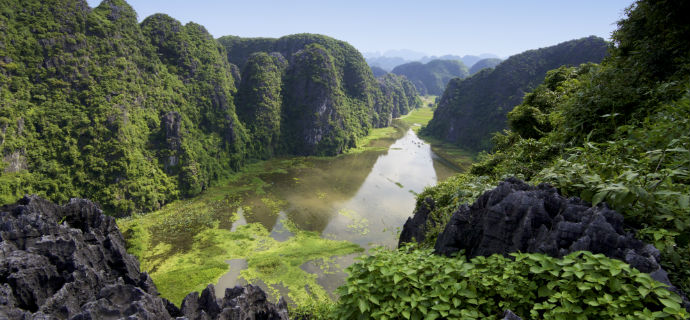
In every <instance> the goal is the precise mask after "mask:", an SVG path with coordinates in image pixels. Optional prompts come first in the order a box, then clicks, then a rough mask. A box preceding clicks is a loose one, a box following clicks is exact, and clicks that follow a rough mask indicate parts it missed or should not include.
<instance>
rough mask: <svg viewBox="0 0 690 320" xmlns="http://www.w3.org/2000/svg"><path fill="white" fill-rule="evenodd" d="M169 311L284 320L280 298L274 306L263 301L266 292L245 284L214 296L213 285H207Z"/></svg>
mask: <svg viewBox="0 0 690 320" xmlns="http://www.w3.org/2000/svg"><path fill="white" fill-rule="evenodd" d="M176 311H177V310H173V312H171V314H173V313H174V314H176V315H184V316H185V317H187V318H188V319H189V320H197V319H198V320H202V319H238V320H240V319H241V320H263V319H275V320H282V319H285V320H287V319H288V314H287V303H286V302H285V300H283V299H280V301H279V302H278V306H277V307H276V306H275V305H274V304H272V303H269V302H268V301H267V300H266V293H265V292H264V291H263V290H261V288H259V287H255V286H252V285H247V286H245V287H235V288H227V289H225V296H224V297H223V298H222V299H218V298H216V296H215V288H214V287H213V285H212V284H209V285H208V287H206V289H204V290H203V291H202V292H201V295H199V294H198V293H197V292H192V293H190V294H189V295H187V297H185V298H184V301H182V308H181V309H180V310H179V313H178V312H176Z"/></svg>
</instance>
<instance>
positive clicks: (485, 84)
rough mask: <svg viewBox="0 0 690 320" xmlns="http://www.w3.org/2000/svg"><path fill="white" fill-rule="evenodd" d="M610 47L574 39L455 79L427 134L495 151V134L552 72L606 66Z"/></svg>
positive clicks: (600, 41) (596, 40)
mask: <svg viewBox="0 0 690 320" xmlns="http://www.w3.org/2000/svg"><path fill="white" fill-rule="evenodd" d="M606 48H607V43H606V41H604V39H601V38H597V37H593V36H592V37H588V38H582V39H578V40H571V41H567V42H564V43H561V44H558V45H555V46H551V47H547V48H542V49H537V50H529V51H526V52H523V53H520V54H517V55H514V56H512V57H510V58H508V59H506V60H505V61H503V62H501V63H500V64H498V65H497V66H496V67H495V68H493V69H484V70H482V71H480V72H479V73H476V74H474V75H473V76H471V77H469V78H465V79H461V78H455V79H452V80H450V82H448V84H447V88H446V90H445V91H444V92H443V95H441V100H440V101H439V104H438V108H437V109H436V112H435V113H434V118H433V119H432V120H431V122H429V125H428V126H427V127H426V128H425V130H424V131H422V133H423V134H425V135H428V136H432V137H435V138H438V139H442V140H446V141H449V142H452V143H455V144H457V145H459V146H460V147H462V148H466V149H470V150H474V151H480V150H486V149H488V148H490V147H491V133H493V132H496V131H500V130H503V129H505V128H506V114H507V113H508V112H509V111H510V110H512V108H513V107H514V106H516V105H518V104H520V101H521V100H522V98H523V95H524V93H525V92H529V91H530V90H532V89H534V88H535V87H536V86H537V85H539V84H540V83H541V82H542V81H543V80H544V76H545V74H546V72H547V71H549V70H551V69H554V68H558V67H560V66H562V65H570V66H576V65H579V64H581V63H585V62H600V61H601V60H602V59H603V58H604V56H605V55H606Z"/></svg>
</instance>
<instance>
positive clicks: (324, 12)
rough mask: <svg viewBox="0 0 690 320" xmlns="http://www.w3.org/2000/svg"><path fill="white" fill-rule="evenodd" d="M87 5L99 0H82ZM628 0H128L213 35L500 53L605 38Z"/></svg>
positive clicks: (145, 11)
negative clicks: (311, 37)
mask: <svg viewBox="0 0 690 320" xmlns="http://www.w3.org/2000/svg"><path fill="white" fill-rule="evenodd" d="M88 2H89V4H90V5H91V6H92V7H93V6H96V5H98V4H99V3H100V0H88ZM632 2H633V1H632V0H572V1H570V0H569V1H564V0H543V1H536V0H521V1H514V0H500V1H499V0H475V1H464V0H425V1H408V0H343V1H328V0H274V1H271V0H242V1H234V0H225V1H221V0H213V1H212V0H196V1H190V0H128V3H129V4H130V5H132V7H134V10H136V11H137V13H138V14H139V20H140V21H141V20H143V19H144V18H146V17H147V16H149V15H151V14H153V13H158V12H162V13H166V14H168V15H170V16H172V17H173V18H176V19H177V20H180V21H181V22H182V23H187V22H189V21H194V22H196V23H199V24H201V25H203V26H205V27H206V29H208V31H209V32H211V34H213V36H215V37H220V36H223V35H238V36H243V37H280V36H283V35H287V34H293V33H302V32H309V33H320V34H325V35H328V36H331V37H334V38H336V39H340V40H344V41H347V42H349V43H350V44H352V45H354V46H355V47H356V48H357V49H359V50H360V51H362V52H375V51H381V52H383V51H386V50H391V49H411V50H414V51H420V52H425V53H429V54H433V55H442V54H455V55H465V54H480V53H494V54H497V55H499V56H502V57H506V56H509V55H513V54H516V53H520V52H522V51H525V50H529V49H536V48H541V47H545V46H550V45H554V44H557V43H560V42H563V41H567V40H571V39H575V38H581V37H585V36H589V35H596V36H600V37H602V38H605V39H609V36H610V34H611V31H613V30H614V29H615V27H616V21H618V20H620V19H621V18H622V17H623V11H624V9H625V8H626V7H627V6H629V5H630V4H631V3H632Z"/></svg>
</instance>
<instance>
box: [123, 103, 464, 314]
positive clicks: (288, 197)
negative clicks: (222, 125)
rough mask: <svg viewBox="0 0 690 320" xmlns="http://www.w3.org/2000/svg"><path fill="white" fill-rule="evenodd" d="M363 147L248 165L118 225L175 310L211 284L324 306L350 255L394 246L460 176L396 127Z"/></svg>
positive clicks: (376, 134)
mask: <svg viewBox="0 0 690 320" xmlns="http://www.w3.org/2000/svg"><path fill="white" fill-rule="evenodd" d="M413 115H414V114H413ZM365 142H366V144H364V143H361V145H360V147H359V148H358V150H357V151H356V152H351V153H348V154H344V155H340V156H337V157H290V158H280V159H272V160H268V161H261V162H257V163H254V164H250V165H247V166H246V167H244V168H243V169H242V170H241V171H239V172H237V173H236V174H233V175H232V176H231V177H230V178H228V179H226V180H225V181H223V182H221V183H218V184H217V185H216V186H213V187H209V188H208V189H207V190H205V191H204V192H203V193H202V194H201V195H199V196H198V197H195V198H192V199H186V200H180V201H175V202H173V203H170V204H168V205H166V206H165V207H164V208H163V209H161V210H159V211H155V212H152V213H149V214H146V215H135V216H132V217H130V218H125V219H120V220H118V225H119V226H120V228H121V230H122V232H123V234H124V235H125V238H126V240H127V247H128V251H129V252H130V253H133V254H134V255H136V256H137V257H138V258H139V260H140V261H141V269H142V270H143V271H147V272H149V274H150V275H151V277H152V279H153V280H154V282H155V283H156V285H157V286H158V288H159V291H160V292H161V294H162V296H163V297H166V298H168V299H169V300H171V301H173V302H174V303H176V304H179V303H180V302H181V299H182V297H183V296H184V295H185V294H186V293H188V292H190V291H195V290H201V289H203V288H204V287H205V286H206V285H207V284H208V283H214V284H216V286H217V287H218V288H219V290H224V288H222V286H221V284H224V285H227V286H232V285H233V284H236V283H246V282H249V283H253V284H258V285H260V286H262V287H263V288H264V289H265V290H266V291H267V292H269V294H270V295H271V296H272V297H277V296H284V297H286V298H287V299H288V301H289V302H290V303H291V304H293V305H306V304H313V303H320V302H323V301H327V300H329V299H331V298H332V291H333V289H334V288H336V287H337V286H339V285H340V284H342V283H343V281H344V277H345V274H344V273H343V272H342V269H343V268H344V267H346V266H347V265H349V264H350V263H352V260H353V258H354V256H356V255H358V254H360V253H361V252H362V251H363V250H367V249H368V248H370V247H372V246H378V245H383V246H389V247H394V246H395V244H397V230H399V228H400V227H401V226H402V223H403V222H404V220H405V219H406V218H407V217H408V216H409V215H410V213H411V212H412V210H413V209H414V203H415V195H416V194H417V193H419V192H422V191H423V190H424V188H425V187H426V186H429V185H434V184H436V183H437V182H438V181H441V180H443V179H445V178H447V177H449V176H451V175H453V174H455V173H457V172H458V171H457V169H455V168H454V167H453V166H449V165H447V164H446V163H445V162H444V161H442V160H441V159H439V158H438V157H436V156H434V153H433V152H432V151H431V149H430V146H429V145H428V144H426V143H424V141H422V140H420V139H419V138H418V137H417V136H416V135H415V134H414V132H413V131H410V130H408V129H406V128H404V127H403V126H401V125H397V126H396V127H391V128H382V129H376V130H372V133H371V135H370V137H369V139H368V141H365ZM221 278H222V280H219V279H221ZM305 288H307V289H305Z"/></svg>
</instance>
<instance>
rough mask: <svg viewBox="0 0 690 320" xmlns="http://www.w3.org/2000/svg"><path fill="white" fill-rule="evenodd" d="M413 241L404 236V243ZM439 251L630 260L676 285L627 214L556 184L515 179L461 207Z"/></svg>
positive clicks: (412, 227)
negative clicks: (632, 229) (569, 194)
mask: <svg viewBox="0 0 690 320" xmlns="http://www.w3.org/2000/svg"><path fill="white" fill-rule="evenodd" d="M432 205H433V204H432ZM423 209H424V208H418V212H417V213H415V217H413V218H412V219H411V220H408V223H406V224H405V227H404V228H403V231H402V235H408V234H415V235H416V234H418V233H420V232H422V231H423V230H424V228H425V224H426V220H427V219H423V217H424V216H427V215H428V211H425V210H423ZM417 215H419V217H417ZM420 230H421V231H420ZM417 237H419V236H417ZM409 239H410V238H405V239H402V237H401V243H404V242H407V241H410V240H409ZM417 239H419V238H417ZM417 241H419V240H417ZM434 248H435V251H436V253H438V254H443V255H447V256H450V255H452V254H455V253H457V252H459V251H460V250H464V251H465V254H466V255H467V256H468V257H475V256H480V255H481V256H488V255H492V254H495V253H500V254H508V253H511V252H530V253H544V254H548V255H550V256H554V257H562V256H565V255H567V254H569V253H571V252H574V251H580V250H586V251H591V252H593V253H601V254H604V255H606V256H608V257H610V258H615V259H619V260H622V261H625V262H627V263H628V264H630V265H631V266H632V267H634V268H637V269H638V270H640V271H643V272H647V273H650V274H651V276H652V277H653V278H654V279H656V280H658V281H661V282H664V283H666V284H670V282H669V280H668V277H667V275H666V272H665V271H664V270H663V269H662V268H661V266H660V264H659V251H658V250H657V249H656V248H654V246H652V245H650V244H645V243H644V242H642V241H640V240H637V239H635V238H634V237H633V235H632V234H631V233H628V232H626V231H625V230H624V228H623V216H622V215H621V214H619V213H618V212H616V211H613V210H611V209H609V208H608V207H607V206H606V205H605V204H600V205H598V206H596V207H592V206H591V205H590V204H589V203H587V202H585V201H582V200H580V199H578V198H565V197H563V196H561V195H560V194H559V193H558V191H557V190H556V188H553V187H551V186H550V185H547V184H540V185H539V186H536V187H533V186H530V185H528V184H526V183H524V182H522V181H520V180H518V179H515V178H509V179H507V180H505V181H503V182H501V183H500V184H499V185H498V187H496V188H495V189H493V190H491V191H487V192H486V193H484V194H483V195H481V196H480V197H479V198H478V199H477V200H476V201H475V202H474V203H473V204H472V205H471V206H467V205H461V206H460V207H459V208H458V209H457V210H456V211H455V212H454V213H453V215H452V217H451V218H450V221H449V222H448V224H447V225H446V227H445V229H444V231H443V232H442V233H441V234H440V235H439V236H438V239H437V240H436V245H435V247H434Z"/></svg>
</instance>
